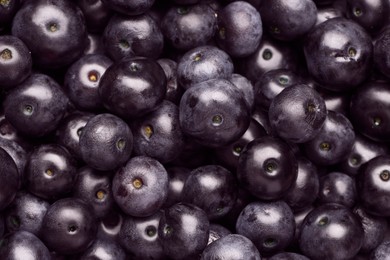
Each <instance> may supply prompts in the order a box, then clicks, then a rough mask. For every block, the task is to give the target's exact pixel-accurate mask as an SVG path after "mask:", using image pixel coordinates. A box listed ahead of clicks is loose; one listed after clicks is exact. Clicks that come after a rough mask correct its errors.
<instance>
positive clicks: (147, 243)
mask: <svg viewBox="0 0 390 260" xmlns="http://www.w3.org/2000/svg"><path fill="white" fill-rule="evenodd" d="M161 216H162V211H158V212H156V213H155V214H153V215H151V216H149V217H143V218H137V217H131V216H126V217H125V218H124V220H123V224H122V226H121V229H120V231H119V238H118V241H119V244H120V245H121V246H122V247H123V248H124V249H125V250H126V251H127V252H128V254H129V255H132V256H134V258H136V259H165V258H166V256H165V254H164V252H163V248H162V243H161V241H160V238H159V236H158V227H159V223H160V219H161Z"/></svg>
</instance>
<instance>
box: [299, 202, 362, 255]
mask: <svg viewBox="0 0 390 260" xmlns="http://www.w3.org/2000/svg"><path fill="white" fill-rule="evenodd" d="M363 237H364V232H363V228H362V226H361V223H360V221H359V219H358V218H357V217H356V216H355V215H354V214H353V212H352V211H351V210H350V209H348V208H346V207H344V206H341V205H339V204H324V205H322V206H319V207H317V208H315V209H314V210H312V211H311V212H310V213H309V214H308V215H307V216H306V218H305V220H304V221H303V223H302V227H301V234H300V238H299V247H300V249H301V250H302V252H303V253H304V254H305V255H306V256H307V257H309V258H310V259H314V260H316V259H329V260H330V259H350V258H353V257H354V256H356V255H357V253H358V252H359V250H360V248H361V246H362V242H363ZM314 238H315V239H314Z"/></svg>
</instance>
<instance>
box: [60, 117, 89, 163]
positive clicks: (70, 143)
mask: <svg viewBox="0 0 390 260" xmlns="http://www.w3.org/2000/svg"><path fill="white" fill-rule="evenodd" d="M93 116H94V114H90V113H87V112H81V111H78V110H76V111H74V112H73V113H70V114H68V115H67V116H66V117H65V118H64V119H63V120H62V121H61V123H60V124H59V125H58V127H57V129H56V133H55V136H56V140H57V143H58V144H60V145H62V146H64V147H65V148H66V149H68V151H69V152H70V153H71V154H72V156H73V157H75V158H76V159H79V160H81V152H80V135H81V132H82V131H83V128H84V127H85V125H86V124H87V123H88V121H89V120H90V119H91V118H92V117H93Z"/></svg>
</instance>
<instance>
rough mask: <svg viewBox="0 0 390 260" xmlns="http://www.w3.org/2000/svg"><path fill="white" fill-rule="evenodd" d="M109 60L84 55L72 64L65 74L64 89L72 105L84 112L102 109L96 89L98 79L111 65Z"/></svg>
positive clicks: (99, 55)
mask: <svg viewBox="0 0 390 260" xmlns="http://www.w3.org/2000/svg"><path fill="white" fill-rule="evenodd" d="M112 63H113V62H112V61H111V59H109V58H108V57H107V56H105V55H101V54H90V55H85V56H83V57H81V58H80V59H78V60H77V61H76V62H74V63H73V64H72V65H71V66H70V67H69V69H68V70H67V72H66V74H65V79H64V88H65V91H66V93H67V95H68V97H69V99H70V100H71V101H72V103H73V104H74V105H75V106H76V107H77V108H78V109H79V110H84V111H92V112H93V111H99V110H102V108H103V103H102V101H101V99H100V96H99V92H98V87H99V82H100V79H101V78H102V76H103V74H104V73H105V71H106V70H107V68H108V67H110V66H111V65H112Z"/></svg>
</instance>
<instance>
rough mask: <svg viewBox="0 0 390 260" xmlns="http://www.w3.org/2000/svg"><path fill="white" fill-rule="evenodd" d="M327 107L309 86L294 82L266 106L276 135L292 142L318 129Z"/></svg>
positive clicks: (300, 140)
mask: <svg viewBox="0 0 390 260" xmlns="http://www.w3.org/2000/svg"><path fill="white" fill-rule="evenodd" d="M326 115H327V109H326V105H325V102H324V100H323V98H322V97H321V96H320V94H319V93H318V92H317V91H315V90H314V89H313V88H311V87H309V86H307V85H303V84H297V85H294V86H291V87H288V88H285V89H283V90H282V91H281V92H280V93H279V94H278V95H277V96H275V97H274V98H273V100H272V102H271V104H270V107H269V110H268V117H269V122H270V125H271V127H272V128H273V130H274V131H275V132H276V133H277V134H278V135H279V137H281V138H283V139H285V140H286V141H290V142H293V143H305V142H307V141H309V140H312V139H313V138H315V137H316V136H317V134H318V133H319V132H320V131H321V128H322V126H323V124H324V122H325V119H326Z"/></svg>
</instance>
